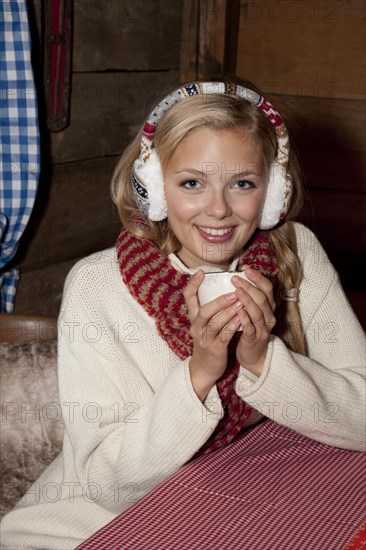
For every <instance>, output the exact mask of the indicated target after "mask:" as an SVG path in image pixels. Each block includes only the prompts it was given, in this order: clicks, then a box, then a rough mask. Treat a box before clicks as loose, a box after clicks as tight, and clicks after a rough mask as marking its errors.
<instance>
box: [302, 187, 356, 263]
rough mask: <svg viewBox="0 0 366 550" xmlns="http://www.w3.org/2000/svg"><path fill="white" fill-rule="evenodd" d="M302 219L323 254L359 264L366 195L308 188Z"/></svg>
mask: <svg viewBox="0 0 366 550" xmlns="http://www.w3.org/2000/svg"><path fill="white" fill-rule="evenodd" d="M309 198H310V201H311V204H309V203H307V205H306V206H305V209H304V214H303V216H302V219H303V221H304V222H305V223H306V225H308V226H309V227H311V229H313V230H314V232H315V234H316V235H317V236H318V237H319V239H320V241H321V242H322V244H323V245H324V247H325V249H326V250H327V252H329V253H331V254H333V255H335V256H339V255H342V254H345V255H346V256H347V258H348V257H349V255H353V257H354V258H355V261H356V262H358V263H359V261H360V258H362V259H363V260H364V259H365V256H366V195H365V194H359V193H343V192H337V191H334V192H330V191H327V190H321V189H310V190H309Z"/></svg>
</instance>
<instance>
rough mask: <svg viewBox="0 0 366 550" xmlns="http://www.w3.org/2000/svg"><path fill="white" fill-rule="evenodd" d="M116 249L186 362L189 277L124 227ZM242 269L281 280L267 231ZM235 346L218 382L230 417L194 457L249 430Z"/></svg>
mask: <svg viewBox="0 0 366 550" xmlns="http://www.w3.org/2000/svg"><path fill="white" fill-rule="evenodd" d="M116 247H117V257H118V261H119V267H120V271H121V275H122V279H123V281H124V283H125V284H126V286H127V287H128V289H129V291H130V293H131V294H132V296H133V297H134V298H135V299H136V300H137V301H138V303H139V304H140V305H141V306H142V307H143V308H144V309H145V310H146V312H147V313H148V314H149V315H150V316H151V317H153V318H154V319H155V321H156V327H157V331H158V333H159V335H160V336H161V337H162V338H163V339H164V340H165V341H166V342H167V344H168V345H169V347H170V348H171V349H172V350H173V351H174V353H176V355H177V356H178V357H179V358H180V359H182V360H184V359H186V358H187V357H189V356H190V355H192V351H193V340H192V338H191V336H190V335H189V328H190V321H189V318H188V309H187V306H186V303H185V300H184V297H183V293H182V291H183V289H184V287H185V286H186V284H187V283H188V280H189V275H186V274H182V273H179V272H178V271H177V270H176V269H175V268H174V267H173V266H172V265H171V263H170V261H169V258H168V257H167V256H165V255H164V254H163V253H162V252H161V251H160V250H159V249H158V248H157V246H156V245H155V244H154V243H152V242H151V241H149V240H147V239H142V238H139V237H136V236H135V235H133V234H132V233H130V232H129V231H127V230H126V229H124V228H123V229H122V230H121V233H120V235H119V237H118V240H117V244H116ZM243 265H250V266H251V267H253V268H254V269H259V270H260V271H261V273H262V274H263V275H264V276H265V277H268V278H269V279H270V280H271V281H272V282H273V283H275V282H276V276H277V273H278V268H277V261H276V256H275V254H274V251H273V250H272V248H271V246H270V243H269V239H268V235H267V233H266V232H265V231H259V232H258V233H256V235H255V236H254V238H252V240H251V242H250V244H249V246H247V248H246V249H245V250H244V251H243V254H242V256H241V258H240V261H239V270H240V267H241V266H243ZM239 336H240V334H239ZM235 348H236V338H235V337H234V338H233V339H232V341H231V343H230V345H229V350H228V363H227V367H226V370H225V372H224V374H223V376H222V377H221V378H220V379H219V380H218V381H217V382H216V387H217V390H218V393H219V395H220V398H221V402H222V406H223V408H224V411H225V414H224V416H223V418H222V419H221V420H220V422H219V423H218V425H217V427H216V429H215V431H214V432H213V434H212V435H211V437H210V438H209V439H208V440H207V441H206V443H205V444H204V445H203V446H202V447H201V449H200V450H199V451H198V452H197V453H196V455H195V456H197V455H199V454H206V453H209V452H211V451H214V450H216V449H218V448H220V447H223V446H224V445H227V444H228V443H230V442H231V441H233V439H234V438H235V437H236V436H237V435H238V434H239V433H240V432H241V431H242V430H243V429H244V428H245V426H246V424H247V422H246V421H247V419H248V417H249V416H250V414H251V412H252V409H251V407H249V406H248V405H246V403H245V402H244V401H243V400H242V399H241V398H240V397H239V396H238V395H237V394H236V393H235V389H234V385H235V381H236V378H237V376H238V372H239V363H238V361H237V360H236V354H235Z"/></svg>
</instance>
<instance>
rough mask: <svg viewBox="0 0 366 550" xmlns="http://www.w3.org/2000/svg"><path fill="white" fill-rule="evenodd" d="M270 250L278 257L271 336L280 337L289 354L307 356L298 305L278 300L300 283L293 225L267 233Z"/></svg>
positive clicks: (288, 223) (282, 226)
mask: <svg viewBox="0 0 366 550" xmlns="http://www.w3.org/2000/svg"><path fill="white" fill-rule="evenodd" d="M268 235H269V239H270V242H271V245H272V247H273V248H274V250H275V252H276V255H277V262H278V268H279V274H278V280H279V285H278V286H279V288H278V291H277V295H276V303H279V305H278V308H277V311H276V314H275V315H276V318H277V323H276V326H275V328H274V330H273V333H274V334H276V335H277V336H279V337H280V338H281V339H282V340H283V341H284V342H285V343H286V345H287V347H289V348H290V349H291V350H292V351H294V352H296V353H300V354H302V355H306V354H307V352H306V343H305V338H304V331H303V327H302V321H301V316H300V311H299V306H298V303H297V301H294V302H291V301H285V300H282V299H281V292H283V291H284V290H289V289H292V288H295V289H298V288H299V285H300V282H301V279H302V266H301V262H300V260H299V257H298V255H297V250H296V235H295V230H294V227H293V224H292V222H286V223H284V224H283V225H281V226H280V227H278V228H276V229H272V230H271V231H268Z"/></svg>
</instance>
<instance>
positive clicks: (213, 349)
mask: <svg viewBox="0 0 366 550" xmlns="http://www.w3.org/2000/svg"><path fill="white" fill-rule="evenodd" d="M203 279H204V273H203V271H198V272H197V273H196V274H195V275H194V276H193V277H192V278H191V279H190V281H189V283H188V284H187V286H186V288H185V289H184V291H183V295H184V298H185V300H186V303H187V307H188V315H189V319H190V321H191V328H190V335H191V336H192V338H193V353H192V359H191V361H190V372H191V380H192V385H193V388H194V390H195V392H196V394H197V395H198V397H199V398H200V399H201V401H204V399H205V398H206V396H207V394H208V392H209V391H210V389H211V388H212V386H213V385H214V384H215V382H216V381H217V380H218V379H219V378H220V376H222V374H223V373H224V371H225V369H226V365H227V358H228V345H229V342H230V340H231V339H232V337H233V336H234V334H235V332H236V331H237V330H238V328H239V327H240V322H241V321H240V318H239V317H238V311H239V310H240V309H242V308H243V305H242V303H241V301H240V300H238V298H237V296H236V294H235V292H233V293H230V294H224V295H223V296H220V297H219V298H216V300H212V301H211V302H209V303H208V304H205V305H204V306H200V304H199V300H198V295H197V292H198V287H199V286H200V284H201V283H202V281H203Z"/></svg>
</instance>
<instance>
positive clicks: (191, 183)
mask: <svg viewBox="0 0 366 550" xmlns="http://www.w3.org/2000/svg"><path fill="white" fill-rule="evenodd" d="M198 186H199V183H198V181H197V180H186V181H184V182H183V183H182V187H184V188H185V189H197V187H198Z"/></svg>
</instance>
